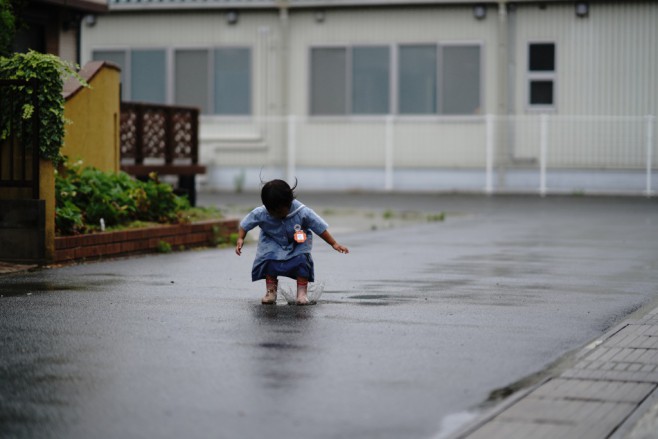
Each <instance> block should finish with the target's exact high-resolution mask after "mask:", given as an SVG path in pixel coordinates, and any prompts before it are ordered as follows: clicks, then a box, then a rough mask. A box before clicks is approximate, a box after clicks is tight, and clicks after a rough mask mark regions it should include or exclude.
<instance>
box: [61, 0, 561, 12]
mask: <svg viewBox="0 0 658 439" xmlns="http://www.w3.org/2000/svg"><path fill="white" fill-rule="evenodd" d="M62 1H64V0H62ZM537 1H538V0H515V1H514V3H525V2H528V3H532V2H537ZM564 1H566V0H542V1H541V3H558V2H564ZM108 3H109V7H110V10H114V11H127V10H146V9H149V10H157V9H282V8H287V9H308V8H341V7H358V6H369V7H376V6H414V5H415V6H418V5H458V4H476V3H499V2H498V1H489V2H487V1H482V0H108ZM504 3H511V2H508V1H504Z"/></svg>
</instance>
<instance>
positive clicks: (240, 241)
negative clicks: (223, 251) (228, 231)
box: [235, 238, 244, 256]
mask: <svg viewBox="0 0 658 439" xmlns="http://www.w3.org/2000/svg"><path fill="white" fill-rule="evenodd" d="M243 245H244V239H242V238H238V242H237V244H236V245H235V254H236V255H238V256H240V255H241V254H242V246H243Z"/></svg>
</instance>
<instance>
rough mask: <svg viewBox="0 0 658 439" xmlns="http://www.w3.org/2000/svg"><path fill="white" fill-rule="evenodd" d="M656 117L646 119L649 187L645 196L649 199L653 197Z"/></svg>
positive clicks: (650, 116)
mask: <svg viewBox="0 0 658 439" xmlns="http://www.w3.org/2000/svg"><path fill="white" fill-rule="evenodd" d="M654 120H655V117H654V116H653V115H648V116H647V117H646V132H645V139H646V143H647V187H646V190H645V192H644V194H645V195H646V196H647V197H651V195H653V191H652V190H651V168H652V165H653V123H654Z"/></svg>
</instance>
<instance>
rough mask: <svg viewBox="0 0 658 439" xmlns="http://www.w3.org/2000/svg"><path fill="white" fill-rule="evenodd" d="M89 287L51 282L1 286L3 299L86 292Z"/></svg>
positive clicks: (0, 292) (0, 290) (0, 293)
mask: <svg viewBox="0 0 658 439" xmlns="http://www.w3.org/2000/svg"><path fill="white" fill-rule="evenodd" d="M88 289H89V286H88V285H69V284H57V283H50V282H19V283H15V284H4V285H2V286H0V295H1V296H3V297H15V296H25V295H27V296H31V295H32V294H39V293H52V292H56V291H84V290H88Z"/></svg>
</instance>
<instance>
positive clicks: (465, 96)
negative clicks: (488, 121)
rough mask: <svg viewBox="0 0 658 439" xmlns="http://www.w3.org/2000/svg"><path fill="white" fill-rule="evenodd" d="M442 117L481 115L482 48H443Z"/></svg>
mask: <svg viewBox="0 0 658 439" xmlns="http://www.w3.org/2000/svg"><path fill="white" fill-rule="evenodd" d="M441 65H442V81H441V113H442V114H478V113H480V47H479V46H444V47H443V50H442V60H441Z"/></svg>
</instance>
